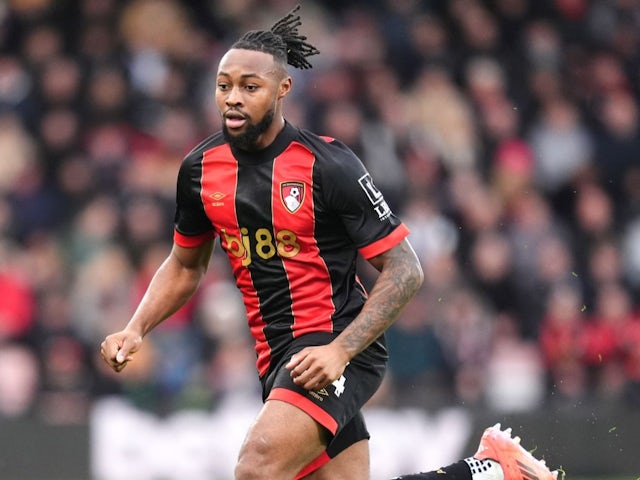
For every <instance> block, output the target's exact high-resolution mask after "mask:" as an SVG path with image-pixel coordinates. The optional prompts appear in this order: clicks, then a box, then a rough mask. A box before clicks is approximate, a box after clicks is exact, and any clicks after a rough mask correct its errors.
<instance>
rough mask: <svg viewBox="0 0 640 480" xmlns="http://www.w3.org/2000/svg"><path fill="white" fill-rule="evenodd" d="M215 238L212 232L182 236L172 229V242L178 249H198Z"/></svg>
mask: <svg viewBox="0 0 640 480" xmlns="http://www.w3.org/2000/svg"><path fill="white" fill-rule="evenodd" d="M215 236H216V234H215V232H214V231H213V230H212V231H210V232H205V233H201V234H200V235H183V234H181V233H180V232H179V231H177V230H175V229H174V231H173V242H174V243H175V244H176V245H178V246H180V247H185V248H193V247H199V246H200V245H203V244H205V243H207V242H208V241H209V240H213V239H214V238H215Z"/></svg>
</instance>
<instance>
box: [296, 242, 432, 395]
mask: <svg viewBox="0 0 640 480" xmlns="http://www.w3.org/2000/svg"><path fill="white" fill-rule="evenodd" d="M369 261H370V263H371V264H372V265H373V266H374V267H375V268H376V269H378V270H379V271H380V276H379V277H378V279H377V280H376V282H375V284H374V286H373V288H372V290H371V293H370V295H369V298H368V299H367V301H366V303H365V305H364V307H363V309H362V311H361V312H360V314H359V315H358V316H357V317H356V318H355V319H354V320H353V322H351V324H350V325H349V326H348V327H347V328H346V329H345V330H344V331H343V332H342V333H341V334H340V335H339V336H338V337H337V338H336V339H335V340H334V341H333V342H331V343H330V344H329V345H325V346H323V347H312V348H306V349H304V350H302V351H301V352H299V353H298V354H296V355H294V356H293V357H292V359H291V361H290V362H289V363H288V364H287V368H289V369H290V370H291V376H292V377H294V381H295V383H297V384H298V385H300V386H303V387H304V388H306V389H309V390H318V389H320V388H324V387H326V386H327V385H328V384H330V383H331V382H333V381H334V380H336V379H337V378H339V377H340V375H342V372H343V371H344V368H345V366H346V365H347V363H348V362H349V361H350V360H351V359H352V358H353V357H355V356H356V355H357V354H358V353H360V352H362V351H363V350H364V349H365V348H367V347H368V346H369V345H370V344H371V343H373V342H374V341H375V340H376V339H377V338H378V337H379V336H380V335H382V334H383V333H384V332H385V330H387V328H389V327H390V326H391V324H393V322H394V321H395V320H396V318H397V317H398V315H400V312H402V310H403V309H404V307H405V306H406V305H407V304H408V303H409V301H410V300H411V299H412V298H413V296H414V295H415V294H416V292H417V291H418V289H419V288H420V286H421V285H422V281H423V278H424V277H423V273H422V268H421V267H420V262H419V260H418V258H417V257H416V254H415V252H414V251H413V248H411V245H410V244H409V242H408V241H407V240H406V239H405V240H403V241H402V243H400V244H399V245H397V246H396V247H394V248H392V249H391V250H388V251H387V252H385V253H383V254H381V255H378V256H376V257H374V258H372V259H370V260H369Z"/></svg>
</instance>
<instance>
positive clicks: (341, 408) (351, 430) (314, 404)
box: [262, 337, 386, 458]
mask: <svg viewBox="0 0 640 480" xmlns="http://www.w3.org/2000/svg"><path fill="white" fill-rule="evenodd" d="M325 343H327V342H326V341H320V342H318V343H315V342H314V344H316V345H322V344H325ZM308 345H309V339H308V338H304V337H301V338H300V339H297V340H295V341H294V342H292V344H291V345H290V347H289V348H288V349H287V353H286V354H285V355H284V356H283V358H282V359H281V361H280V362H279V363H278V365H277V366H276V368H274V369H273V371H272V372H271V373H270V374H268V375H266V376H265V378H263V381H262V387H263V399H264V400H265V401H266V400H281V401H285V402H287V403H290V404H292V405H295V406H297V407H298V408H300V409H301V410H303V411H304V412H306V413H308V414H309V415H310V416H311V417H312V418H313V419H314V420H316V421H317V422H318V423H319V424H320V425H322V426H323V427H325V428H326V429H327V430H328V431H329V432H330V433H331V434H332V439H331V440H330V441H329V444H328V445H327V451H326V454H327V456H328V457H329V458H333V457H335V456H336V455H337V454H338V453H340V452H341V451H343V450H345V449H346V448H347V447H349V446H351V445H353V444H354V443H356V442H358V441H360V440H364V439H368V438H369V432H368V430H367V427H366V424H365V421H364V417H363V416H362V413H361V411H360V410H361V409H362V407H363V406H364V404H365V403H366V402H367V401H368V400H369V399H370V398H371V397H372V396H373V394H374V393H375V392H376V390H378V388H379V387H380V384H381V383H382V378H383V376H384V372H385V369H386V351H382V352H381V350H380V347H379V345H376V344H374V345H373V346H371V347H369V348H368V349H367V350H365V351H364V352H362V353H361V354H359V355H357V356H356V357H355V358H354V359H353V360H351V362H349V364H348V365H347V367H346V368H345V371H344V373H343V375H342V377H341V378H340V379H338V380H336V381H335V382H334V383H333V384H331V385H329V386H328V387H326V388H324V389H322V390H320V391H318V392H314V391H310V390H305V389H304V388H302V387H300V386H298V385H296V384H294V383H293V379H292V378H291V374H290V373H291V372H290V371H289V370H288V369H286V368H285V365H286V364H287V362H288V361H289V359H290V358H291V356H292V355H293V354H295V353H297V352H299V351H300V350H302V349H303V348H304V347H306V346H308Z"/></svg>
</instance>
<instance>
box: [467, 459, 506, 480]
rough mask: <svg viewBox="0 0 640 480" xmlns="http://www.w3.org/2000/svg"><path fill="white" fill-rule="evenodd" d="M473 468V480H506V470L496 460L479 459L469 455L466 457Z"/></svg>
mask: <svg viewBox="0 0 640 480" xmlns="http://www.w3.org/2000/svg"><path fill="white" fill-rule="evenodd" d="M464 461H465V462H467V465H469V468H470V469H471V478H472V479H473V480H504V472H503V471H502V467H501V466H500V464H499V463H498V462H496V461H494V460H478V459H477V458H473V457H469V458H465V459H464Z"/></svg>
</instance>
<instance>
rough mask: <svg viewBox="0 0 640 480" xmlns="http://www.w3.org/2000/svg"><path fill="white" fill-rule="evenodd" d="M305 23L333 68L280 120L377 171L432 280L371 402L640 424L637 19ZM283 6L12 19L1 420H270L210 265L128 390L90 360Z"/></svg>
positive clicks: (431, 16)
mask: <svg viewBox="0 0 640 480" xmlns="http://www.w3.org/2000/svg"><path fill="white" fill-rule="evenodd" d="M301 3H302V11H301V12H302V17H303V28H302V30H303V32H304V34H306V35H307V36H308V38H309V41H310V42H311V43H312V44H314V45H315V46H316V47H318V48H319V50H320V51H321V54H320V55H319V56H317V57H313V58H311V60H312V63H313V64H314V68H313V69H312V70H309V71H296V70H294V69H292V71H291V74H292V76H293V79H294V90H293V93H292V95H290V96H289V97H288V98H287V101H286V102H285V114H286V116H287V118H288V119H289V121H291V122H292V123H294V124H297V125H298V126H301V127H305V128H310V129H312V130H314V131H316V132H317V133H320V134H323V135H330V136H335V137H337V138H340V139H341V140H343V141H344V142H345V143H347V144H348V145H349V146H350V147H351V148H352V149H353V150H354V151H355V152H356V153H357V154H358V155H359V156H360V157H361V158H362V160H363V161H364V163H365V164H366V165H367V167H368V168H369V170H370V172H371V174H372V176H373V177H374V179H376V181H377V185H378V187H379V188H380V189H381V190H382V191H383V192H384V194H385V196H386V198H387V201H388V203H389V204H390V205H391V206H392V208H393V209H394V211H395V212H396V213H397V214H398V215H399V216H401V217H402V219H403V220H404V221H405V223H407V225H408V226H409V227H410V229H411V232H412V233H411V237H410V238H411V241H412V243H413V245H414V247H415V249H416V251H417V253H418V255H419V257H420V258H421V260H422V262H423V268H424V270H425V275H426V279H425V284H424V287H423V289H422V291H421V292H420V293H419V295H418V297H417V298H416V300H415V301H414V302H413V303H412V304H411V305H410V306H409V307H408V308H407V310H406V311H405V312H404V313H403V314H402V316H401V318H399V319H398V321H397V323H396V324H395V325H394V326H393V327H392V328H391V329H390V331H389V332H388V345H389V348H390V351H391V361H390V369H389V374H388V376H387V378H386V381H385V384H384V385H383V388H382V389H381V391H380V392H379V394H378V395H377V396H376V398H375V399H374V400H372V402H375V403H377V404H379V405H387V406H389V407H393V408H395V407H402V406H422V407H425V408H438V407H439V406H443V405H451V404H460V405H466V406H469V407H471V408H493V409H499V410H502V411H516V410H521V411H526V410H527V409H533V408H539V407H540V406H543V405H545V404H550V405H558V406H565V405H569V406H570V405H575V404H577V403H581V402H590V401H600V400H606V401H612V400H615V401H620V402H621V403H623V404H625V405H628V406H630V407H631V408H637V407H638V406H640V313H639V307H640V297H639V295H638V294H639V293H640V112H639V106H640V104H639V100H640V4H638V2H636V1H634V0H592V1H588V0H450V1H447V0H349V1H346V0H326V1H320V0H317V1H312V0H303V1H302V2H301ZM294 6H295V2H294V1H289V0H202V1H198V0H191V1H188V0H183V1H179V0H128V1H124V0H7V1H5V2H2V3H0V419H1V418H6V417H8V418H16V417H17V418H19V417H34V418H38V419H41V420H43V421H45V422H51V423H82V422H85V421H86V419H87V415H88V412H89V411H90V409H91V405H92V404H93V402H94V401H95V400H97V399H100V398H103V397H105V396H109V395H119V396H123V397H125V398H127V399H129V400H130V401H131V402H132V403H133V404H134V405H136V406H138V407H139V408H143V409H146V410H149V411H153V412H157V413H167V412H171V411H175V410H176V409H181V408H206V409H208V408H215V405H216V403H217V402H218V401H220V400H221V399H223V398H225V397H227V396H228V395H237V394H240V395H255V396H256V397H257V395H258V390H257V389H258V387H259V383H258V381H257V379H256V373H255V367H254V359H255V356H254V353H253V346H252V342H251V339H250V338H249V337H248V329H247V328H246V324H245V321H246V320H245V317H244V310H243V305H242V300H241V298H240V297H239V294H238V293H237V292H236V291H235V287H234V286H233V282H232V278H231V274H230V271H229V268H228V266H227V263H226V259H225V258H224V256H223V254H222V252H221V251H220V249H219V247H218V249H217V250H216V252H215V253H214V257H213V259H212V265H211V268H210V271H209V273H208V274H207V277H206V279H205V282H204V284H203V285H202V287H201V289H200V290H199V292H198V293H197V294H196V296H195V297H194V298H193V299H192V300H191V301H190V302H189V304H188V305H187V306H186V307H184V308H183V309H182V310H181V311H179V312H178V313H177V314H176V315H174V316H173V317H172V318H171V319H169V320H167V321H166V322H165V323H164V324H162V325H161V326H160V327H158V328H157V329H156V330H155V331H154V333H153V334H152V335H150V336H149V337H147V341H146V342H145V345H144V347H143V349H142V351H141V352H140V353H139V354H138V356H137V357H136V358H135V360H134V361H133V362H132V364H131V365H130V366H129V367H128V368H127V370H126V371H125V373H122V374H119V375H117V374H115V373H112V372H109V371H107V369H106V368H105V366H103V365H102V362H101V360H100V359H99V355H98V351H99V344H100V342H101V341H102V339H103V338H104V336H105V335H106V334H108V333H111V332H113V331H115V330H119V329H120V328H121V327H122V326H123V325H124V324H125V323H126V322H127V321H128V319H129V317H130V315H131V313H132V311H133V309H134V308H135V306H136V305H137V302H138V301H139V300H140V298H141V296H142V294H143V292H144V290H145V288H146V285H147V283H148V281H149V280H150V278H151V275H152V274H153V272H154V271H155V269H156V268H157V267H158V265H159V264H160V262H161V261H162V260H163V259H164V258H165V256H166V255H167V254H168V252H169V249H170V247H171V240H172V228H173V209H174V201H175V199H174V195H175V181H176V175H177V171H178V167H179V165H180V162H181V160H182V157H183V155H184V154H185V153H187V152H188V151H189V150H190V149H191V148H192V147H193V146H194V145H195V144H196V143H197V142H198V141H199V140H201V139H202V138H204V137H205V136H208V135H209V134H211V133H213V132H214V131H216V130H218V129H219V127H220V120H219V116H218V113H217V111H216V109H215V106H214V105H213V101H212V100H213V92H214V87H215V85H214V77H215V70H216V67H217V62H218V60H219V58H220V56H221V55H222V53H224V51H225V50H226V49H227V48H228V47H229V45H230V44H231V43H232V42H233V41H234V40H236V39H237V38H238V36H239V35H240V34H242V33H244V32H245V31H247V30H250V29H256V28H260V29H263V28H265V27H268V26H269V25H271V24H272V23H273V21H275V20H276V19H278V18H280V17H281V16H283V15H284V14H285V13H286V12H288V10H289V9H291V8H293V7H294ZM362 277H363V281H364V282H365V283H367V284H369V285H370V284H371V283H372V282H373V281H374V279H375V275H374V273H373V271H372V270H371V268H370V267H369V266H368V265H365V264H363V265H362Z"/></svg>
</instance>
